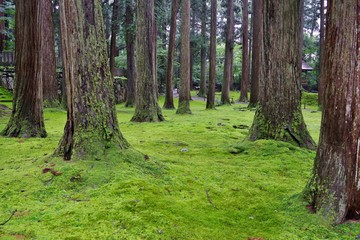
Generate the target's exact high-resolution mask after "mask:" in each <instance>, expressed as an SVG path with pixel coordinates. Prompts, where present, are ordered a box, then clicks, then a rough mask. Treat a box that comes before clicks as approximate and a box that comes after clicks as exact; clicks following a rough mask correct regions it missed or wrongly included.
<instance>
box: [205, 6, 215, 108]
mask: <svg viewBox="0 0 360 240" xmlns="http://www.w3.org/2000/svg"><path fill="white" fill-rule="evenodd" d="M216 14H217V1H216V0H211V22H210V69H209V88H208V93H207V99H206V109H215V84H216V28H217V18H216Z"/></svg>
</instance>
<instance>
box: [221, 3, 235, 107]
mask: <svg viewBox="0 0 360 240" xmlns="http://www.w3.org/2000/svg"><path fill="white" fill-rule="evenodd" d="M227 6H228V8H227V25H226V43H225V63H224V83H223V86H222V92H221V103H222V104H231V102H230V95H229V93H230V83H231V81H232V78H233V65H232V62H233V57H234V0H228V2H227Z"/></svg>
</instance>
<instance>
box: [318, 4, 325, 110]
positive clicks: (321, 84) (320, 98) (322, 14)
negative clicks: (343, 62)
mask: <svg viewBox="0 0 360 240" xmlns="http://www.w3.org/2000/svg"><path fill="white" fill-rule="evenodd" d="M324 2H325V0H320V77H319V83H318V103H319V106H320V107H321V106H322V105H323V101H324V99H323V98H324V85H325V83H324V78H323V76H324V52H325V51H324V50H325V49H324V48H325V10H324V9H325V7H324V4H325V3H324Z"/></svg>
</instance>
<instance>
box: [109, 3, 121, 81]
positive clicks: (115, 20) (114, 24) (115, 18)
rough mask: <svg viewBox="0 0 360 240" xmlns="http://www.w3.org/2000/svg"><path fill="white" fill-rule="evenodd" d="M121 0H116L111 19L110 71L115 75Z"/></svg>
mask: <svg viewBox="0 0 360 240" xmlns="http://www.w3.org/2000/svg"><path fill="white" fill-rule="evenodd" d="M119 5H120V2H119V0H114V2H113V10H112V19H111V39H110V72H111V75H112V76H113V77H114V74H115V57H116V35H117V32H118V30H119V20H120V19H119V16H120V12H119V11H120V6H119Z"/></svg>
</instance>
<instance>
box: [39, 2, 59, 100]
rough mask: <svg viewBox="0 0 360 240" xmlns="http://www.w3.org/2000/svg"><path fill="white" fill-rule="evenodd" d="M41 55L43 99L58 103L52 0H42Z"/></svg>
mask: <svg viewBox="0 0 360 240" xmlns="http://www.w3.org/2000/svg"><path fill="white" fill-rule="evenodd" d="M40 2H41V11H40V13H41V19H42V27H41V38H42V45H41V51H42V54H41V57H42V60H41V61H42V63H41V64H42V68H41V69H42V75H43V76H42V78H43V91H44V92H43V99H44V103H45V106H53V105H54V104H58V103H59V100H58V94H57V82H56V76H55V74H56V58H55V29H54V12H53V3H52V1H51V0H41V1H40Z"/></svg>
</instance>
